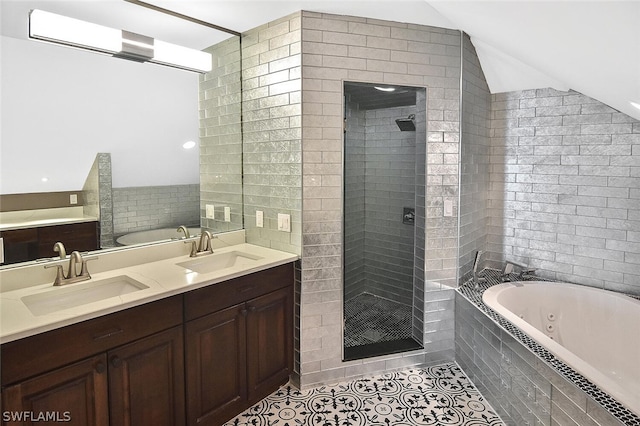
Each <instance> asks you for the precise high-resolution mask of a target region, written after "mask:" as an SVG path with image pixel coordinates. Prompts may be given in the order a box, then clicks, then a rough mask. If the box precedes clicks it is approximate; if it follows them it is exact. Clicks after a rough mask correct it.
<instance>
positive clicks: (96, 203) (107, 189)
mask: <svg viewBox="0 0 640 426" xmlns="http://www.w3.org/2000/svg"><path fill="white" fill-rule="evenodd" d="M82 192H83V195H84V198H85V204H84V206H83V213H84V214H85V215H87V216H93V217H96V218H98V220H99V221H100V247H101V248H106V247H113V246H114V245H115V240H114V234H113V188H112V174H111V154H109V153H98V154H96V159H95V160H94V162H93V165H92V166H91V170H90V171H89V175H88V176H87V180H86V181H85V183H84V186H83V188H82Z"/></svg>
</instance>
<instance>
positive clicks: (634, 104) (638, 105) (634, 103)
mask: <svg viewBox="0 0 640 426" xmlns="http://www.w3.org/2000/svg"><path fill="white" fill-rule="evenodd" d="M629 103H630V104H631V106H633V107H636V108H638V109H640V104H639V103H638V102H633V101H629Z"/></svg>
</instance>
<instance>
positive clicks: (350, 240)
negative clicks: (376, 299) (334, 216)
mask: <svg viewBox="0 0 640 426" xmlns="http://www.w3.org/2000/svg"><path fill="white" fill-rule="evenodd" d="M345 96H346V98H345V102H346V108H345V114H346V122H345V125H346V129H345V130H346V131H345V140H344V145H345V146H344V155H345V162H346V163H347V164H348V166H347V167H345V168H344V176H343V179H344V206H343V208H344V211H345V212H346V213H345V216H344V248H343V250H344V300H349V299H351V298H352V297H355V296H357V295H359V294H361V293H364V292H365V291H366V282H367V281H366V279H365V220H364V218H365V171H366V167H365V142H366V133H365V123H366V121H365V113H366V111H364V110H361V109H360V106H359V105H358V104H357V103H355V102H352V101H351V100H350V95H349V94H346V95H345Z"/></svg>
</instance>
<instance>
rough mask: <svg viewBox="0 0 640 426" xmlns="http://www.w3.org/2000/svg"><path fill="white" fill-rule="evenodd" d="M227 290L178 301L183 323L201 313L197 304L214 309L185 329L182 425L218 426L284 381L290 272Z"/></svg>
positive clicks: (274, 272)
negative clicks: (184, 418)
mask: <svg viewBox="0 0 640 426" xmlns="http://www.w3.org/2000/svg"><path fill="white" fill-rule="evenodd" d="M228 283H229V285H228V286H222V285H218V286H211V287H207V288H204V289H201V290H196V291H194V292H190V293H188V294H187V295H186V298H185V314H186V315H187V318H189V317H190V316H197V315H202V314H204V313H206V309H205V308H204V306H205V304H203V301H205V303H206V301H209V302H210V303H209V306H212V307H213V309H216V310H215V312H211V313H209V314H208V315H204V316H201V317H198V318H195V319H193V320H191V321H188V322H187V323H186V324H185V352H186V360H187V365H186V375H187V424H189V425H220V424H222V423H224V422H225V421H227V420H229V419H231V418H233V417H234V416H235V415H237V414H239V413H240V412H242V411H243V410H244V409H246V408H248V407H250V406H251V405H253V404H254V403H256V402H258V401H259V400H260V399H262V398H264V397H266V396H267V395H269V394H270V393H271V392H273V391H274V390H276V389H277V388H278V386H280V385H281V384H283V383H285V382H286V381H287V380H288V378H289V374H291V370H292V365H293V265H284V266H280V267H277V268H273V269H270V270H268V271H263V272H261V273H256V274H251V275H248V276H246V277H241V278H238V279H235V280H230V281H229V282H228ZM222 301H226V302H222ZM229 303H235V304H233V305H231V306H229V307H224V308H223V309H220V308H221V307H222V305H226V304H229Z"/></svg>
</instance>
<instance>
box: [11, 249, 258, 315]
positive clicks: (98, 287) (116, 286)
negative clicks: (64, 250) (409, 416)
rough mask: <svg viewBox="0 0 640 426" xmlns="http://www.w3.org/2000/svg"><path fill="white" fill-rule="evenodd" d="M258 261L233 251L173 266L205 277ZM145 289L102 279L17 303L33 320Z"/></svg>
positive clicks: (123, 278)
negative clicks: (20, 304) (25, 309)
mask: <svg viewBox="0 0 640 426" xmlns="http://www.w3.org/2000/svg"><path fill="white" fill-rule="evenodd" d="M260 259H263V258H262V257H261V256H257V255H255V254H251V253H247V252H244V251H240V250H233V251H228V252H223V253H213V254H208V255H204V256H201V257H196V258H192V259H189V260H186V261H183V262H178V263H176V264H175V265H176V266H178V267H181V268H184V270H185V271H186V273H188V274H189V273H197V274H208V273H212V272H219V271H220V270H224V269H228V268H250V267H251V266H252V264H254V263H255V262H256V261H258V260H260ZM148 288H149V286H148V285H146V284H144V283H142V282H140V281H139V280H137V279H135V278H132V277H131V276H129V275H118V276H115V277H110V278H104V279H91V280H89V281H86V282H83V283H81V284H69V285H67V286H61V287H53V288H51V289H50V290H47V291H44V292H41V293H37V294H32V295H28V296H23V297H22V298H21V300H22V303H24V305H25V306H26V307H27V308H28V309H29V311H30V312H31V313H32V314H33V315H34V316H42V315H48V314H53V313H56V312H59V311H62V310H65V309H70V308H75V307H78V306H83V305H86V304H89V303H93V302H99V301H102V300H106V299H109V298H112V297H120V296H123V295H126V294H129V293H134V292H137V291H140V290H145V289H148Z"/></svg>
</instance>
